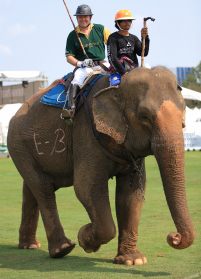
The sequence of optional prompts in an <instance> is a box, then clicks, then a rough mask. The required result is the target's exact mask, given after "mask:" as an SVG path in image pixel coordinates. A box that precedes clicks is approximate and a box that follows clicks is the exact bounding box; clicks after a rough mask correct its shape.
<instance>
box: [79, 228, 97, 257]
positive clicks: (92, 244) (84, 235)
mask: <svg viewBox="0 0 201 279" xmlns="http://www.w3.org/2000/svg"><path fill="white" fill-rule="evenodd" d="M78 241H79V245H80V246H81V247H82V248H83V249H84V251H85V252H87V253H92V252H97V251H98V250H99V248H100V246H101V245H100V244H99V242H97V241H95V240H94V237H93V234H92V224H87V225H85V226H83V227H82V228H81V229H80V230H79V233H78Z"/></svg>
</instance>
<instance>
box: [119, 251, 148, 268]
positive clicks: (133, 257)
mask: <svg viewBox="0 0 201 279" xmlns="http://www.w3.org/2000/svg"><path fill="white" fill-rule="evenodd" d="M114 262H115V263H116V264H125V265H143V264H146V263H147V259H146V257H145V256H144V255H143V254H141V253H140V252H139V251H138V250H136V251H135V252H133V251H132V252H130V253H129V252H127V253H126V254H122V255H119V254H118V255H117V256H116V257H115V258H114Z"/></svg>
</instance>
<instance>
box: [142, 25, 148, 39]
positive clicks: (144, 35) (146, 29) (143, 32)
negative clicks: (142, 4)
mask: <svg viewBox="0 0 201 279" xmlns="http://www.w3.org/2000/svg"><path fill="white" fill-rule="evenodd" d="M141 36H142V37H146V36H148V28H147V27H143V28H142V30H141Z"/></svg>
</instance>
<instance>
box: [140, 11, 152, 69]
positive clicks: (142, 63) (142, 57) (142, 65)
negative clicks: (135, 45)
mask: <svg viewBox="0 0 201 279" xmlns="http://www.w3.org/2000/svg"><path fill="white" fill-rule="evenodd" d="M148 19H151V21H154V20H155V18H153V17H150V16H149V17H144V28H146V27H147V26H146V22H147V20H148ZM144 50H145V35H143V37H142V53H141V67H144Z"/></svg>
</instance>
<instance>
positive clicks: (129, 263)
mask: <svg viewBox="0 0 201 279" xmlns="http://www.w3.org/2000/svg"><path fill="white" fill-rule="evenodd" d="M124 263H125V265H133V261H131V260H126V261H125V262H124Z"/></svg>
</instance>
